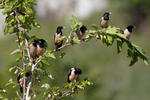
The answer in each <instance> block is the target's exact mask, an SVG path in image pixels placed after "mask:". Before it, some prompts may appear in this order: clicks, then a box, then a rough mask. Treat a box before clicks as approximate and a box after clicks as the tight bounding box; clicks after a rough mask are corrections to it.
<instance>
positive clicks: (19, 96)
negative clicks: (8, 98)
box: [16, 92, 23, 100]
mask: <svg viewBox="0 0 150 100" xmlns="http://www.w3.org/2000/svg"><path fill="white" fill-rule="evenodd" d="M16 94H17V96H18V98H19V99H20V100H23V99H22V98H21V96H20V95H19V93H18V92H16Z"/></svg>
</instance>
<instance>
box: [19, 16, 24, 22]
mask: <svg viewBox="0 0 150 100" xmlns="http://www.w3.org/2000/svg"><path fill="white" fill-rule="evenodd" d="M18 19H19V21H21V22H22V23H24V22H25V16H23V15H19V16H18Z"/></svg>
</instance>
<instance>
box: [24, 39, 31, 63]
mask: <svg viewBox="0 0 150 100" xmlns="http://www.w3.org/2000/svg"><path fill="white" fill-rule="evenodd" d="M25 46H26V50H27V53H28V58H29V62H32V61H31V56H30V52H29V45H28V41H27V39H25Z"/></svg>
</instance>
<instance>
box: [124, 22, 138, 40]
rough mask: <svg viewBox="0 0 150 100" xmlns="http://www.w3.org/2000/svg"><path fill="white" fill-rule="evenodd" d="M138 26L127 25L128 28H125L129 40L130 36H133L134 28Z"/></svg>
mask: <svg viewBox="0 0 150 100" xmlns="http://www.w3.org/2000/svg"><path fill="white" fill-rule="evenodd" d="M134 28H136V27H135V26H132V25H129V26H127V27H126V29H125V30H124V35H125V36H126V38H127V39H128V40H129V39H130V36H131V33H132V30H133V29H134Z"/></svg>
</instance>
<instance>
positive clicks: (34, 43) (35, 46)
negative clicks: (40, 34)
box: [29, 40, 38, 60]
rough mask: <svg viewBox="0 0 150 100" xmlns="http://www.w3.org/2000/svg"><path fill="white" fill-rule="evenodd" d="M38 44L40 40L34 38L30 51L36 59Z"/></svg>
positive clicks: (32, 57)
mask: <svg viewBox="0 0 150 100" xmlns="http://www.w3.org/2000/svg"><path fill="white" fill-rule="evenodd" d="M37 44H38V40H34V41H33V42H32V43H31V44H30V48H29V52H30V56H31V59H32V60H34V59H35V58H37Z"/></svg>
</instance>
